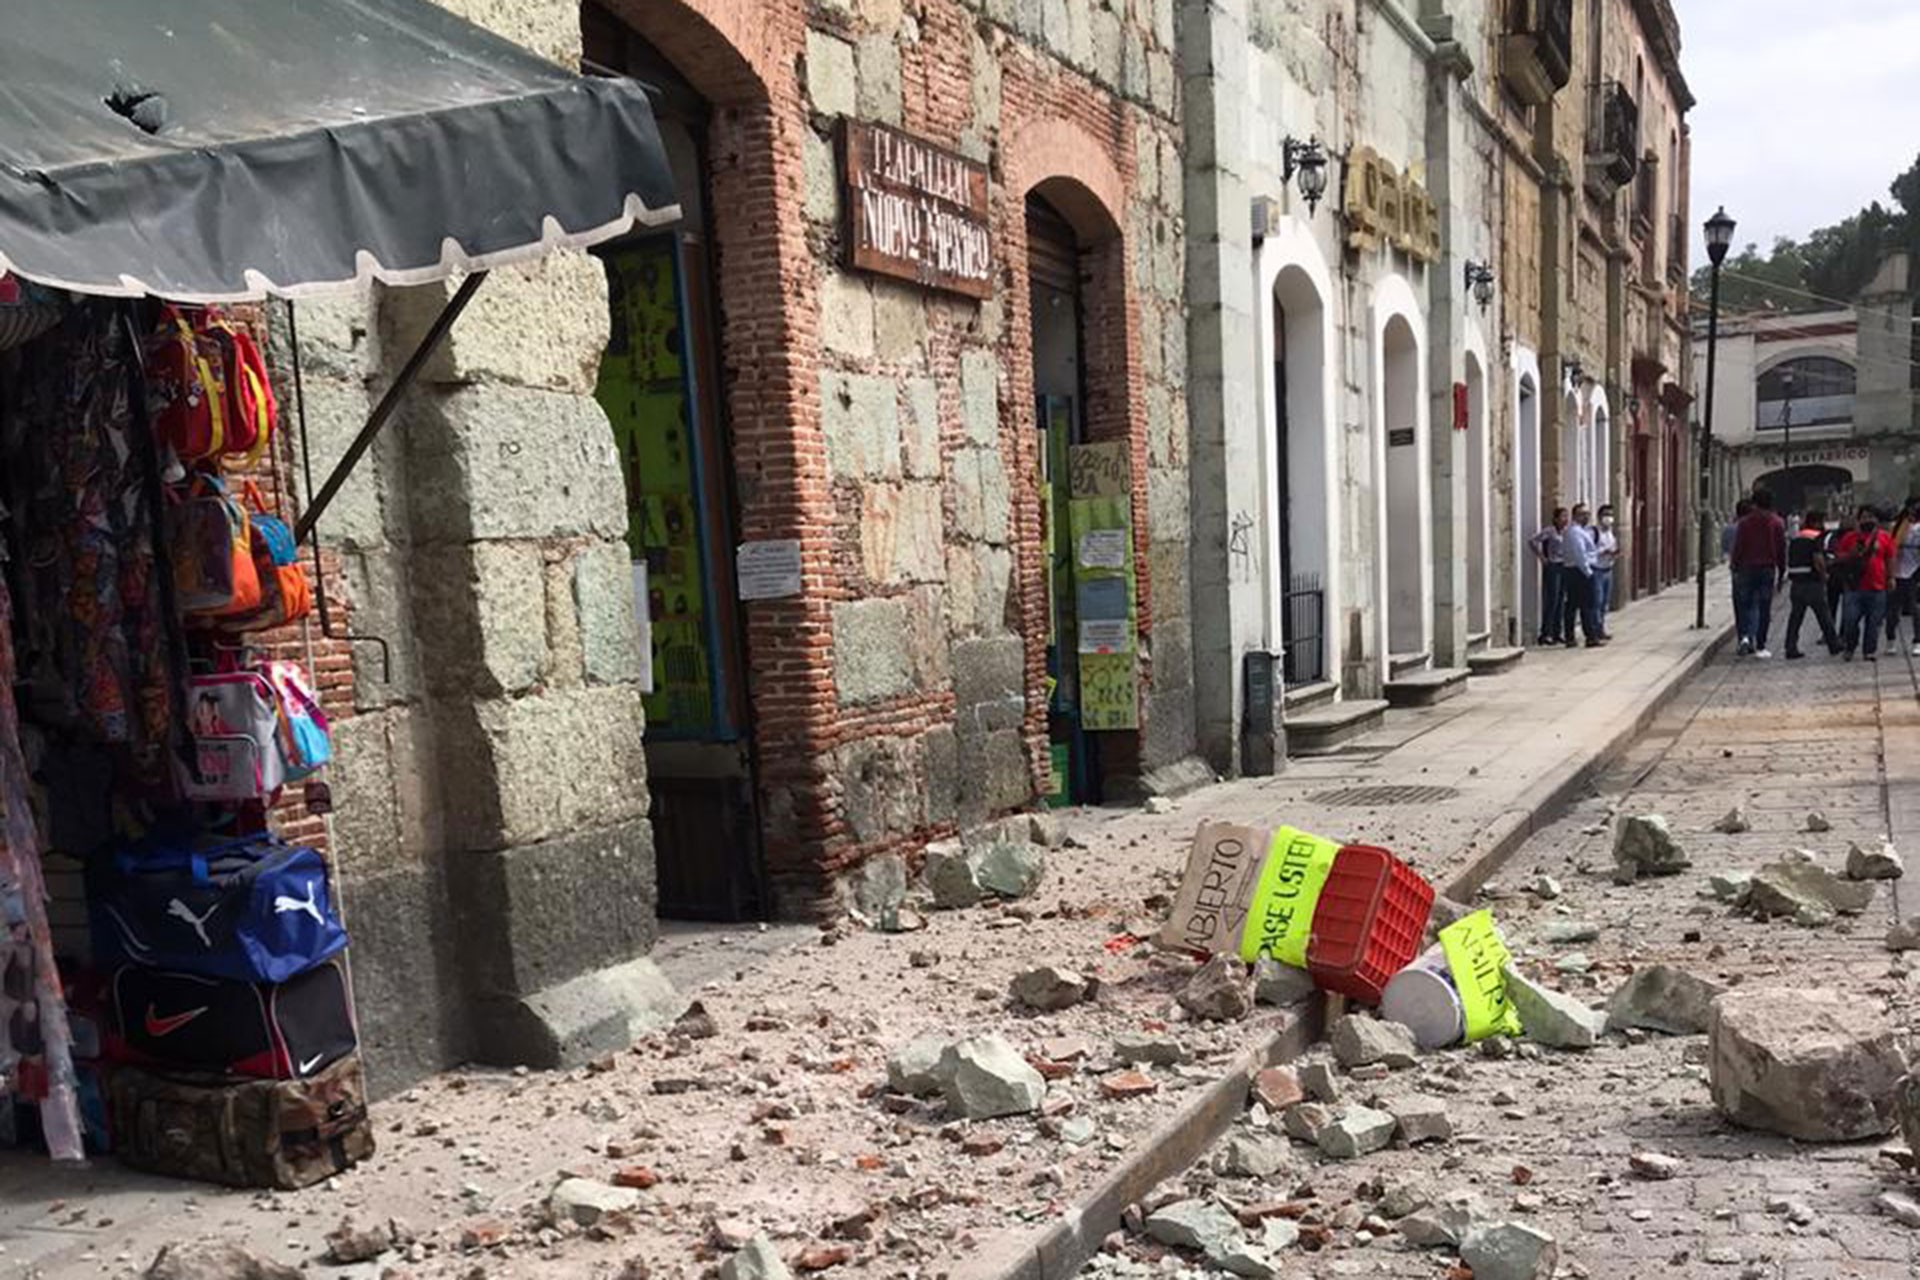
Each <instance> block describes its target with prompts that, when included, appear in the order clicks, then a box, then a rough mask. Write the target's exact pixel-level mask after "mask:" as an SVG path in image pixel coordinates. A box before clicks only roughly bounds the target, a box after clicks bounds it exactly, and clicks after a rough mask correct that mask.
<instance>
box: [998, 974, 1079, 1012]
mask: <svg viewBox="0 0 1920 1280" xmlns="http://www.w3.org/2000/svg"><path fill="white" fill-rule="evenodd" d="M1009 990H1010V993H1011V994H1012V996H1013V998H1014V1000H1015V1002H1016V1003H1019V1004H1022V1005H1025V1006H1026V1007H1027V1008H1029V1009H1037V1010H1039V1011H1041V1012H1043V1013H1057V1012H1059V1011H1060V1010H1062V1009H1069V1008H1072V1007H1073V1006H1074V1005H1076V1004H1079V1003H1080V1002H1081V1001H1082V1000H1085V999H1087V998H1088V996H1089V995H1090V994H1091V993H1092V991H1093V983H1092V982H1091V981H1090V980H1088V979H1087V978H1085V977H1083V976H1082V975H1080V974H1078V973H1076V972H1074V971H1073V970H1072V969H1067V968H1063V967H1061V966H1060V965H1057V964H1042V965H1035V966H1034V967H1033V968H1031V969H1022V970H1021V971H1020V972H1019V973H1017V974H1015V975H1014V978H1013V982H1012V984H1011V986H1010V988H1009Z"/></svg>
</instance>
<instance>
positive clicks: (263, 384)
mask: <svg viewBox="0 0 1920 1280" xmlns="http://www.w3.org/2000/svg"><path fill="white" fill-rule="evenodd" d="M201 327H202V332H203V333H204V334H205V335H206V338H207V339H208V340H209V341H210V342H211V343H212V345H213V346H214V348H215V349H217V350H218V351H219V352H220V356H221V367H222V369H223V370H224V372H225V379H224V381H225V383H226V388H227V395H226V399H225V401H224V408H225V411H226V420H225V423H224V424H223V428H222V432H221V437H222V439H221V445H220V451H221V452H223V453H226V454H229V455H237V456H239V457H240V458H241V460H242V465H243V466H244V467H249V468H250V467H253V466H255V465H256V464H258V463H259V461H260V459H261V458H262V457H264V456H265V455H266V452H267V443H268V441H269V440H271V439H272V437H273V429H274V424H275V421H276V419H277V414H278V406H277V405H276V404H275V403H274V399H273V385H272V384H271V383H270V382H269V381H268V380H267V364H266V361H264V360H262V359H261V358H260V348H259V347H258V346H257V345H256V344H255V343H254V341H253V335H252V334H250V333H248V332H247V331H246V330H245V329H244V328H242V327H241V326H239V325H237V324H235V323H233V321H232V320H231V319H229V318H228V317H227V316H226V314H225V313H224V312H220V311H212V310H210V311H208V312H207V313H206V314H205V318H204V320H203V321H202V326H201Z"/></svg>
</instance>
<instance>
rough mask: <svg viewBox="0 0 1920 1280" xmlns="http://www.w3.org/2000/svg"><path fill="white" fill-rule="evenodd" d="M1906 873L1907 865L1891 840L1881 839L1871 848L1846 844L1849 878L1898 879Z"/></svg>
mask: <svg viewBox="0 0 1920 1280" xmlns="http://www.w3.org/2000/svg"><path fill="white" fill-rule="evenodd" d="M1906 873H1907V865H1906V863H1904V862H1902V861H1901V860H1900V852H1899V850H1897V849H1895V848H1894V847H1893V842H1892V841H1891V840H1882V841H1881V842H1880V843H1879V844H1878V845H1876V846H1875V847H1874V848H1871V849H1869V848H1867V847H1865V846H1864V845H1859V844H1850V845H1848V846H1847V879H1849V880H1898V879H1899V878H1900V877H1901V876H1903V875H1905V874H1906Z"/></svg>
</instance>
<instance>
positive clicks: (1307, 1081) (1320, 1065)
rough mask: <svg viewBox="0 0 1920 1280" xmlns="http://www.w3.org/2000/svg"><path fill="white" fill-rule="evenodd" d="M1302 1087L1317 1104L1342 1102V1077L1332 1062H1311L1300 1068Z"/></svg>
mask: <svg viewBox="0 0 1920 1280" xmlns="http://www.w3.org/2000/svg"><path fill="white" fill-rule="evenodd" d="M1299 1075H1300V1087H1301V1088H1302V1089H1305V1090H1306V1091H1307V1096H1308V1097H1309V1098H1312V1099H1314V1100H1315V1101H1316V1102H1327V1103H1333V1102H1338V1101H1340V1077H1339V1076H1338V1075H1336V1074H1335V1073H1334V1070H1333V1064H1332V1063H1330V1062H1309V1063H1307V1064H1306V1065H1305V1066H1303V1067H1301V1068H1300V1072H1299Z"/></svg>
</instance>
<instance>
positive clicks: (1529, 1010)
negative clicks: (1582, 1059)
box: [1506, 964, 1607, 1049]
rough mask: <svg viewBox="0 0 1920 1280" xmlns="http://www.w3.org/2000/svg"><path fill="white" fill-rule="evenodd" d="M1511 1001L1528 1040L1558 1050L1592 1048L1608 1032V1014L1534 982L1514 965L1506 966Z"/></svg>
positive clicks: (1508, 992) (1508, 994) (1508, 995)
mask: <svg viewBox="0 0 1920 1280" xmlns="http://www.w3.org/2000/svg"><path fill="white" fill-rule="evenodd" d="M1506 977H1507V998H1508V1000H1510V1001H1511V1002H1512V1003H1513V1008H1514V1012H1516V1013H1518V1014H1519V1015H1520V1029H1521V1030H1522V1031H1523V1032H1524V1033H1525V1034H1526V1037H1527V1039H1529V1040H1532V1041H1534V1042H1536V1043H1538V1044H1544V1045H1547V1046H1548V1047H1550V1048H1554V1049H1591V1048H1593V1046H1594V1045H1596V1044H1598V1043H1599V1042H1600V1035H1601V1033H1602V1032H1604V1031H1605V1030H1606V1029H1607V1015H1606V1014H1604V1013H1599V1012H1596V1011H1595V1010H1593V1009H1590V1008H1588V1007H1587V1005H1586V1004H1585V1003H1584V1002H1582V1001H1580V1000H1577V999H1575V998H1574V997H1573V996H1570V995H1567V994H1566V993H1564V992H1560V991H1554V990H1552V989H1550V988H1548V987H1543V986H1541V985H1539V984H1538V983H1536V982H1534V981H1533V979H1531V978H1529V977H1527V976H1526V975H1525V974H1523V973H1521V972H1520V971H1519V970H1518V969H1516V968H1514V967H1513V966H1512V965H1511V964H1509V965H1508V966H1507V967H1506Z"/></svg>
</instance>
